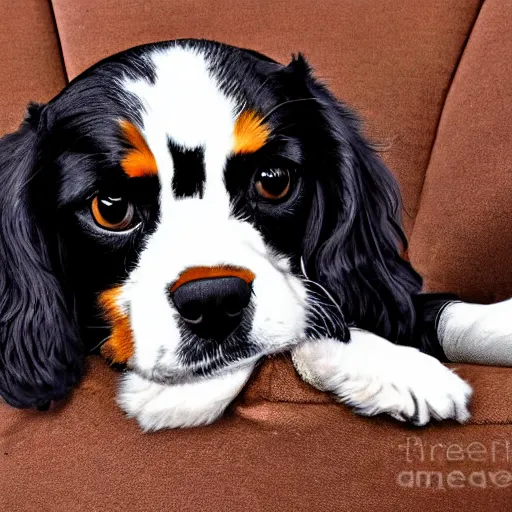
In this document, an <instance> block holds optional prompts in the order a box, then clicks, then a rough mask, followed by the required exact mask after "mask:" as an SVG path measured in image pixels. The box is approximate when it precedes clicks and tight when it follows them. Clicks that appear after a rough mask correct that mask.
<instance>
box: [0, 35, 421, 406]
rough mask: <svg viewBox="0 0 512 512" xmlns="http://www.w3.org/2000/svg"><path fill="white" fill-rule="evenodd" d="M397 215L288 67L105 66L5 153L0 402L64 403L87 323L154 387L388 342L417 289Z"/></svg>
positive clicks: (401, 328)
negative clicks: (318, 346) (324, 343)
mask: <svg viewBox="0 0 512 512" xmlns="http://www.w3.org/2000/svg"><path fill="white" fill-rule="evenodd" d="M399 215H400V201H399V194H398V191H397V187H396V185H395V183H394V181H393V179H392V178H391V176H390V174H389V173H388V172H387V170H386V169H385V167H384V166H383V164H382V163H381V161H380V160H379V158H378V156H377V155H376V154H375V152H374V151H373V150H372V149H371V148H370V147H369V145H368V144H367V143H366V142H365V140H364V138H363V136H362V135H361V133H360V130H359V126H358V122H357V119H356V118H355V117H354V115H353V114H352V113H351V111H350V110H348V109H347V108H346V107H345V106H344V105H343V104H342V103H340V102H338V101H337V100H336V99H335V98H334V97H333V96H332V95H331V94H330V93H329V91H328V90H327V89H326V88H325V87H324V86H323V85H321V84H320V83H319V82H318V81H317V80H315V78H314V77H313V76H312V74H311V70H310V68H309V66H308V64H307V63H306V62H305V60H304V59H303V58H302V57H300V56H299V57H297V58H294V59H293V60H292V62H291V63H290V64H289V65H287V66H283V65H280V64H278V63H276V62H274V61H272V60H270V59H268V58H266V57H264V56H262V55H259V54H257V53H255V52H251V51H247V50H241V49H238V48H233V47H229V46H225V45H221V44H217V43H213V42H205V41H193V40H187V41H185V40H183V41H176V42H169V43H161V44H155V45H148V46H144V47H139V48H136V49H133V50H129V51H126V52H123V53H121V54H119V55H116V56H114V57H111V58H109V59H107V60H105V61H102V62H100V63H99V64H97V65H95V66H94V67H93V68H91V69H90V70H88V71H86V72H85V73H83V74H82V75H81V76H79V77H78V78H76V79H75V80H74V81H73V82H72V83H71V84H70V85H69V86H68V87H67V88H66V89H65V90H64V91H63V92H62V93H61V94H59V95H58V96H57V97H56V98H54V99H53V100H52V101H50V102H49V103H48V104H46V105H33V106H31V107H30V108H29V112H28V115H27V118H26V119H25V121H24V122H23V124H22V126H21V127H20V129H19V131H18V132H16V133H14V134H11V135H8V136H6V137H4V138H3V139H2V140H1V142H0V395H2V396H3V397H4V399H5V400H6V401H7V402H9V403H10V404H12V405H14V406H18V407H24V406H31V405H34V404H35V405H37V404H40V403H42V402H44V401H47V400H48V399H57V398H60V397H62V396H64V395H65V394H66V392H67V391H68V390H69V389H70V387H71V386H72V385H73V384H74V383H75V382H76V381H77V379H78V378H79V376H80V373H81V371H82V360H83V354H84V351H85V349H86V348H87V347H86V346H85V345H84V343H86V342H87V331H88V327H90V326H94V325H95V324H97V323H98V318H100V315H101V317H102V318H105V319H106V320H107V322H108V324H109V325H110V327H111V333H110V339H109V341H108V342H107V344H106V345H105V353H106V355H108V356H109V357H110V359H112V360H113V361H115V362H122V363H126V364H128V365H129V366H130V367H131V368H133V369H134V370H135V371H137V372H139V373H140V374H141V375H143V376H145V377H147V378H150V379H154V380H158V381H160V382H173V381H176V380H179V379H184V378H190V377H192V376H194V375H208V374H210V373H213V372H218V371H221V370H222V369H223V368H225V367H226V366H234V365H237V364H242V363H244V362H246V361H247V360H248V359H256V358H260V357H261V356H263V355H265V354H270V353H273V352H276V351H281V350H283V349H285V348H287V347H289V346H291V345H292V344H294V343H296V342H297V341H298V340H300V339H304V338H308V337H309V338H311V337H324V336H327V337H334V338H339V339H342V340H343V339H346V337H347V335H348V332H347V328H346V325H347V323H350V322H353V323H356V324H357V325H358V326H360V327H362V328H367V329H370V330H372V331H374V332H377V333H379V334H381V335H384V336H386V337H388V338H391V339H395V340H400V339H401V338H403V337H406V336H407V335H409V334H410V331H411V326H412V322H413V316H414V315H413V310H412V305H411V302H410V300H411V299H410V295H411V292H414V291H416V290H418V289H419V286H420V280H419V278H418V276H417V274H416V273H415V272H414V271H413V270H412V269H411V267H410V265H409V264H408V263H407V262H405V261H404V260H403V259H402V258H401V257H400V251H401V249H402V248H403V245H404V244H405V240H404V237H403V234H402V231H401V228H400V219H399ZM84 332H85V336H84ZM81 340H84V341H81Z"/></svg>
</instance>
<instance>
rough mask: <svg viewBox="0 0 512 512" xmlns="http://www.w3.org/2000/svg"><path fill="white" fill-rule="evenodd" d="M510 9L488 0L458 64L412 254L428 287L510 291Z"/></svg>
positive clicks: (479, 295) (482, 293)
mask: <svg viewBox="0 0 512 512" xmlns="http://www.w3.org/2000/svg"><path fill="white" fill-rule="evenodd" d="M511 54H512V9H510V2H509V1H508V0H487V1H486V2H485V4H484V5H483V7H482V10H481V13H480V16H479V18H478V21H477V22H476V25H475V28H474V30H473V32H472V34H471V37H470V39H469V42H468V45H467V47H466V49H465V51H464V55H463V57H462V60H461V62H460V65H459V67H458V69H457V74H456V75H455V79H454V81H453V84H452V87H451V89H450V93H449V95H448V98H447V101H446V105H445V108H444V111H443V115H442V118H441V122H440V125H439V131H438V134H437V139H436V143H435V146H434V149H433V152H432V158H431V161H430V165H429V168H428V173H427V178H426V180H425V187H424V190H423V197H422V201H421V209H420V211H419V214H418V217H417V221H416V226H415V230H414V233H413V236H412V239H411V246H410V257H411V260H412V262H413V264H414V265H415V266H416V267H417V268H418V269H419V271H420V272H421V273H422V274H423V275H424V276H425V279H426V286H427V288H428V289H431V290H436V291H445V290H446V291H451V292H457V293H459V294H460V295H462V297H464V298H466V299H468V300H474V301H484V302H494V301H498V300H501V299H504V298H506V297H509V296H510V295H512V250H511V249H512V229H511V223H512V87H511V78H512V59H511Z"/></svg>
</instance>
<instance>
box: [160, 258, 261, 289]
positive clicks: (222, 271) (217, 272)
mask: <svg viewBox="0 0 512 512" xmlns="http://www.w3.org/2000/svg"><path fill="white" fill-rule="evenodd" d="M214 277H239V278H240V279H243V280H244V281H245V282H246V283H247V284H251V283H252V282H253V281H254V279H255V277H256V276H255V275H254V273H253V272H251V271H250V270H249V269H247V268H243V267H235V266H231V265H226V266H216V267H191V268H188V269H186V270H185V271H183V272H182V273H181V274H180V275H179V277H178V279H177V280H176V281H174V283H173V284H172V286H171V287H170V290H169V291H170V292H171V293H172V292H174V291H175V290H177V289H178V288H179V287H180V286H181V285H184V284H186V283H188V282H190V281H195V280H197V279H210V278H214Z"/></svg>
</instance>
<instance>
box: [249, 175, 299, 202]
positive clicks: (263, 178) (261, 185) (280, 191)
mask: <svg viewBox="0 0 512 512" xmlns="http://www.w3.org/2000/svg"><path fill="white" fill-rule="evenodd" d="M290 182H291V179H290V171H288V169H266V170H264V171H260V172H258V173H257V174H256V183H255V187H256V191H257V192H258V194H259V195H260V196H261V197H264V198H265V199H272V200H278V199H283V198H284V197H286V195H287V194H288V192H289V191H290Z"/></svg>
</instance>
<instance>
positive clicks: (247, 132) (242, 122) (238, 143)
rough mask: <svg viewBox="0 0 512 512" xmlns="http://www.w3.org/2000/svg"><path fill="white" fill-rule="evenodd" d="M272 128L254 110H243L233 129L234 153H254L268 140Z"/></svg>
mask: <svg viewBox="0 0 512 512" xmlns="http://www.w3.org/2000/svg"><path fill="white" fill-rule="evenodd" d="M269 135H270V129H269V128H268V126H267V125H266V124H265V123H264V122H263V118H262V117H261V116H260V115H259V114H257V113H256V112H254V111H253V110H245V111H244V112H242V113H241V114H240V115H239V116H238V119H237V120H236V123H235V129H234V131H233V138H234V146H233V152H234V153H238V154H240V153H254V152H255V151H258V149H260V148H261V147H263V145H264V144H265V143H266V142H267V139H268V137H269Z"/></svg>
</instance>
